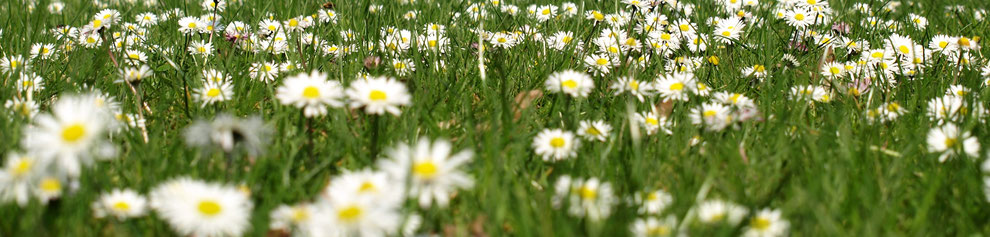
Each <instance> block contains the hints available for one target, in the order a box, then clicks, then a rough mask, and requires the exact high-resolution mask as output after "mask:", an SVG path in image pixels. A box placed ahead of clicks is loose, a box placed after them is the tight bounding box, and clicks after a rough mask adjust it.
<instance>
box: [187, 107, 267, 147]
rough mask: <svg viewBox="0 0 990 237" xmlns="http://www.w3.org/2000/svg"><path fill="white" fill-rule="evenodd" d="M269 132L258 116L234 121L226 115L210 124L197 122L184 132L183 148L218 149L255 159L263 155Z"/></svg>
mask: <svg viewBox="0 0 990 237" xmlns="http://www.w3.org/2000/svg"><path fill="white" fill-rule="evenodd" d="M271 134H272V129H271V128H270V127H269V126H268V125H266V124H265V122H264V121H263V120H261V118H260V117H258V116H252V117H247V118H238V117H234V116H232V115H230V114H220V115H217V116H216V117H215V118H213V120H211V121H207V120H197V121H196V122H194V123H193V124H192V125H189V127H187V128H186V129H185V141H186V144H187V145H189V146H191V147H202V148H207V149H220V150H222V151H224V152H228V153H230V152H233V151H234V149H235V148H240V149H244V150H245V151H246V152H247V153H248V155H250V156H255V155H258V154H260V153H262V152H263V151H264V148H265V145H267V144H268V142H269V140H270V136H271Z"/></svg>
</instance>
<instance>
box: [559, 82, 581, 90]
mask: <svg viewBox="0 0 990 237" xmlns="http://www.w3.org/2000/svg"><path fill="white" fill-rule="evenodd" d="M560 85H562V86H564V87H567V88H570V89H574V88H576V87H577V85H578V84H577V82H576V81H574V80H566V81H564V82H561V83H560Z"/></svg>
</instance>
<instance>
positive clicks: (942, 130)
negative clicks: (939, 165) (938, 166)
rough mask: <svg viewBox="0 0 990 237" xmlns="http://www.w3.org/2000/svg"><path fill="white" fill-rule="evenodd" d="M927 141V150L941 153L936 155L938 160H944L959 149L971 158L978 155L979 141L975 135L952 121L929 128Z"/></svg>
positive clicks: (955, 153)
mask: <svg viewBox="0 0 990 237" xmlns="http://www.w3.org/2000/svg"><path fill="white" fill-rule="evenodd" d="M927 141H928V151H929V152H933V153H942V154H941V155H939V157H938V161H939V162H945V161H946V160H948V159H949V158H950V157H952V156H955V155H957V154H959V153H958V152H959V151H962V153H961V154H962V155H966V156H969V157H972V158H978V157H980V154H979V152H980V142H979V141H978V140H977V139H976V137H973V136H972V135H971V134H970V133H969V132H964V131H962V130H961V129H960V128H959V127H957V126H956V125H955V124H952V123H946V124H945V125H942V126H941V127H937V128H932V129H931V130H929V131H928V138H927Z"/></svg>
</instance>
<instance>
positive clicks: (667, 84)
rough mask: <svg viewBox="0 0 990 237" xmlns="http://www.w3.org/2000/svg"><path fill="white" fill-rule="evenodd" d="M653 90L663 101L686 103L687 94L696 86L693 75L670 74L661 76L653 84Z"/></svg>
mask: <svg viewBox="0 0 990 237" xmlns="http://www.w3.org/2000/svg"><path fill="white" fill-rule="evenodd" d="M653 85H654V86H653V88H654V89H655V90H657V92H659V93H660V95H661V96H663V97H664V98H665V100H664V101H671V100H680V101H688V92H691V91H693V90H694V87H695V86H696V85H697V83H695V81H694V74H693V73H689V72H688V73H680V72H675V73H670V74H667V75H663V76H661V77H660V78H658V79H657V81H656V82H654V84H653Z"/></svg>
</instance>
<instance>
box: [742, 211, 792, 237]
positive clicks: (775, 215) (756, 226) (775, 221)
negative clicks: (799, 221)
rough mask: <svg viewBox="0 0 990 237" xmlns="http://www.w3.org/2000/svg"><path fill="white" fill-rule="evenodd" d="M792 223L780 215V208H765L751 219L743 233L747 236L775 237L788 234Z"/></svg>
mask: <svg viewBox="0 0 990 237" xmlns="http://www.w3.org/2000/svg"><path fill="white" fill-rule="evenodd" d="M790 226H791V224H790V222H788V221H787V220H784V219H783V218H781V217H780V210H773V209H763V210H760V211H759V212H757V213H756V216H753V218H752V219H750V220H749V227H747V228H746V232H744V233H743V236H745V237H775V236H787V230H788V229H789V228H790Z"/></svg>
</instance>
